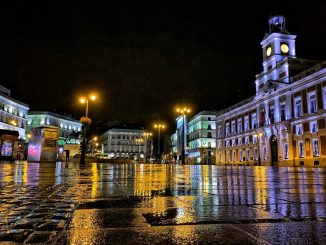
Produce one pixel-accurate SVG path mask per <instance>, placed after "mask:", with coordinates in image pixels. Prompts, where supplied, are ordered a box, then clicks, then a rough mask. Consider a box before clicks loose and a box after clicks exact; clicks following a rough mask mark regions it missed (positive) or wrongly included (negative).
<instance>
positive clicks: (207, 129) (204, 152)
mask: <svg viewBox="0 0 326 245" xmlns="http://www.w3.org/2000/svg"><path fill="white" fill-rule="evenodd" d="M187 139H188V146H187V147H188V162H189V163H190V164H215V151H216V113H215V112H211V111H202V112H199V113H198V114H197V115H195V116H193V117H192V118H191V119H190V121H189V122H188V136H187Z"/></svg>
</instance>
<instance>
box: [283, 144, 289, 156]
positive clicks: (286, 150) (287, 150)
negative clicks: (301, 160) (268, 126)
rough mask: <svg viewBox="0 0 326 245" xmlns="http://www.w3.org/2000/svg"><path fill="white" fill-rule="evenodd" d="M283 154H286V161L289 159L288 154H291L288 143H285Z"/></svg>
mask: <svg viewBox="0 0 326 245" xmlns="http://www.w3.org/2000/svg"><path fill="white" fill-rule="evenodd" d="M283 153H284V155H283V156H284V159H288V158H289V156H288V154H289V148H288V144H287V143H285V144H284V145H283Z"/></svg>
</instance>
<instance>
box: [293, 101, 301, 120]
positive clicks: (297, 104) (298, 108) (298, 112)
mask: <svg viewBox="0 0 326 245" xmlns="http://www.w3.org/2000/svg"><path fill="white" fill-rule="evenodd" d="M294 104H295V116H296V117H301V116H302V102H301V97H297V98H295V99H294Z"/></svg>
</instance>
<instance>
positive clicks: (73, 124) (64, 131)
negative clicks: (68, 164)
mask: <svg viewBox="0 0 326 245" xmlns="http://www.w3.org/2000/svg"><path fill="white" fill-rule="evenodd" d="M41 126H53V127H56V128H58V130H59V138H58V142H57V143H58V157H59V158H62V157H64V150H69V151H70V154H71V155H72V156H73V155H75V154H78V153H79V144H80V133H81V127H82V124H81V123H80V122H79V121H77V120H75V119H74V118H72V117H71V116H67V115H60V114H57V113H54V112H49V111H30V112H29V113H28V115H27V127H26V135H29V133H30V131H31V129H32V128H36V127H41Z"/></svg>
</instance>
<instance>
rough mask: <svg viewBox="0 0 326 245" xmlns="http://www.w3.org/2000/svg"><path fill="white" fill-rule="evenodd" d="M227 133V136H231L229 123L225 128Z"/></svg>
mask: <svg viewBox="0 0 326 245" xmlns="http://www.w3.org/2000/svg"><path fill="white" fill-rule="evenodd" d="M225 132H226V136H229V135H230V124H229V123H227V124H226V126H225Z"/></svg>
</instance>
